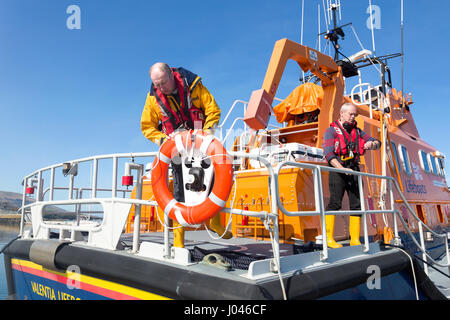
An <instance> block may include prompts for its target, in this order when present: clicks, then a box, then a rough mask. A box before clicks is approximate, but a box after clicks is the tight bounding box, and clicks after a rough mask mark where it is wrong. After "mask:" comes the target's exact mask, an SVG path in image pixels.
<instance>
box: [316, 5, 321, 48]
mask: <svg viewBox="0 0 450 320" xmlns="http://www.w3.org/2000/svg"><path fill="white" fill-rule="evenodd" d="M317 24H318V28H319V32H318V33H317V37H318V38H319V52H322V51H321V46H320V3H318V4H317Z"/></svg>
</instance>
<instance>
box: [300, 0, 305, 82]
mask: <svg viewBox="0 0 450 320" xmlns="http://www.w3.org/2000/svg"><path fill="white" fill-rule="evenodd" d="M304 12H305V0H302V28H301V32H300V44H301V45H303V13H304ZM302 82H303V83H304V82H305V72H304V71H303V70H302Z"/></svg>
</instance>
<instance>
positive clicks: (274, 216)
mask: <svg viewBox="0 0 450 320" xmlns="http://www.w3.org/2000/svg"><path fill="white" fill-rule="evenodd" d="M157 154H158V152H141V153H120V154H110V155H99V156H93V157H88V158H82V159H78V160H74V161H71V163H80V162H86V161H91V160H94V161H98V159H107V158H111V159H113V161H114V163H115V165H113V177H115V176H117V171H118V168H117V159H118V158H133V159H134V158H138V157H154V156H156V155H157ZM229 154H230V155H231V156H233V157H242V158H251V159H255V160H258V161H260V162H261V163H263V164H264V165H265V167H266V169H267V171H268V173H269V176H270V177H271V179H270V185H269V190H270V194H271V197H270V198H271V206H270V207H271V209H270V212H257V211H255V212H252V211H245V210H240V209H236V208H224V209H223V211H224V212H227V213H230V214H238V215H244V216H250V217H258V218H260V219H262V220H268V219H271V220H272V221H273V225H274V243H275V246H274V258H275V260H276V262H277V263H278V266H277V268H279V258H280V255H279V235H278V230H275V229H277V228H275V226H278V210H280V211H281V212H282V213H283V214H285V215H288V216H314V215H320V216H321V229H322V235H323V237H324V241H323V251H322V260H326V259H327V258H328V246H327V241H326V225H325V216H326V215H348V214H361V215H362V216H363V219H364V220H365V217H366V215H367V214H381V213H391V214H393V217H394V234H395V241H398V239H399V237H398V227H397V224H396V216H398V217H399V219H400V221H401V222H402V224H403V226H404V229H405V230H406V231H407V232H408V234H409V235H410V236H411V238H412V240H413V242H414V243H415V245H416V246H417V247H418V248H419V250H420V251H421V252H422V253H423V254H424V257H425V256H426V257H427V258H429V259H430V261H432V262H433V263H434V264H436V265H438V266H442V267H448V266H450V263H449V264H439V263H437V262H436V261H435V260H433V259H432V257H431V256H430V255H429V254H428V253H427V252H426V249H425V247H424V244H423V243H422V244H419V243H417V241H416V240H415V238H414V236H413V234H412V232H411V230H410V229H409V227H408V224H407V223H406V222H405V221H404V219H403V217H402V216H401V214H400V213H399V212H398V210H395V209H394V206H393V204H394V195H393V188H392V186H395V188H396V190H397V191H398V194H399V195H400V198H401V200H402V201H403V202H404V203H405V205H406V208H407V209H408V211H409V212H410V213H411V215H412V216H413V217H414V219H415V220H416V221H418V222H419V224H420V228H422V227H423V228H425V229H426V230H428V231H429V232H431V233H432V234H433V235H435V236H436V237H440V238H445V243H446V247H447V249H446V253H447V258H448V261H449V262H450V256H449V251H448V238H447V234H446V233H445V234H439V233H437V232H435V231H434V230H432V229H431V228H430V227H429V226H427V225H426V224H424V223H422V221H421V220H420V218H419V217H417V215H416V213H415V212H414V210H412V208H411V206H410V205H409V203H408V202H407V200H406V198H405V197H404V195H403V193H402V192H401V189H400V187H399V185H398V183H397V181H396V180H395V179H394V178H393V177H389V176H381V175H376V174H371V173H365V172H358V171H353V172H349V171H344V170H342V169H336V168H332V167H327V166H323V165H317V164H309V163H301V162H292V161H285V162H282V163H279V164H278V165H277V166H276V167H275V168H274V167H273V166H272V164H271V163H270V162H269V161H268V160H267V159H266V158H265V157H262V156H259V155H253V154H249V153H245V152H229ZM60 166H62V163H61V164H57V165H53V166H49V167H46V168H43V169H40V170H36V171H35V172H33V173H32V174H30V175H28V176H26V177H25V178H24V186H26V185H27V179H29V178H31V177H33V176H36V175H38V180H39V181H38V184H37V188H38V192H37V195H36V197H37V199H36V202H34V203H31V204H28V205H25V202H23V205H22V208H20V210H19V211H21V212H22V219H21V233H20V234H21V235H23V223H24V219H23V215H24V214H25V209H27V208H32V207H33V206H37V205H65V204H75V205H76V204H87V203H102V202H113V203H128V204H134V205H136V206H140V205H145V206H156V205H157V203H156V201H148V200H142V199H139V198H137V199H124V198H117V197H116V196H115V193H116V192H117V191H122V190H117V185H116V186H113V188H112V189H106V190H107V191H109V190H114V192H113V193H114V196H113V197H112V198H98V197H97V194H96V193H94V192H93V193H92V194H93V195H95V196H93V197H91V198H89V199H72V198H70V195H69V199H67V200H53V199H51V200H49V201H43V194H45V193H46V192H47V191H50V194H51V195H53V191H54V190H56V189H59V188H61V187H57V186H55V185H54V170H55V168H57V167H60ZM287 166H291V167H299V168H303V169H310V170H312V171H313V176H314V192H315V204H316V209H315V210H314V211H296V212H290V211H287V210H286V209H285V208H284V206H283V204H282V201H281V199H280V194H279V186H278V175H279V173H280V170H281V169H282V168H283V167H287ZM47 170H51V171H52V175H51V183H50V188H48V189H46V190H42V187H43V178H42V174H43V172H44V171H47ZM97 170H98V168H97ZM322 171H334V172H341V173H347V174H352V175H357V176H358V179H359V186H360V200H361V210H357V211H348V210H345V211H326V210H325V209H324V205H323V192H322V177H321V172H322ZM362 177H369V178H376V179H383V180H386V181H388V182H389V186H390V199H391V209H390V210H388V209H386V210H367V209H366V208H365V206H364V205H363V204H364V199H363V197H364V193H363V184H362ZM97 179H98V177H97V176H96V175H95V176H94V180H97ZM113 182H117V179H113ZM93 186H95V187H96V191H100V188H97V183H96V182H95V184H94V182H93ZM64 189H69V190H72V191H73V190H77V193H78V190H80V189H79V188H77V187H74V186H73V176H72V179H71V184H70V186H69V187H64ZM102 190H103V189H102ZM24 191H25V190H24ZM51 198H53V197H51ZM77 198H78V196H77ZM363 224H364V226H365V227H364V229H363V233H364V246H363V251H364V252H367V251H368V249H369V245H368V231H367V225H366V223H365V221H363ZM137 226H138V227H136V226H135V230H136V229H137V230H136V232H135V235H134V236H133V244H134V246H133V251H137V245H138V239H139V234H140V228H139V224H138V223H137ZM39 227H46V228H49V227H55V228H59V229H61V230H70V231H77V230H78V231H79V230H83V231H91V232H92V231H96V230H98V228H101V227H102V226H101V225H100V226H98V227H93V226H75V225H59V224H57V225H52V224H49V223H46V222H43V221H41V222H40V224H39Z"/></svg>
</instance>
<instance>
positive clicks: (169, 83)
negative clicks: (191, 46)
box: [141, 62, 232, 246]
mask: <svg viewBox="0 0 450 320" xmlns="http://www.w3.org/2000/svg"><path fill="white" fill-rule="evenodd" d="M149 73H150V78H151V80H152V86H151V88H150V91H149V93H148V94H147V99H146V101H145V106H144V110H143V112H142V116H141V130H142V133H143V134H144V136H145V137H146V138H147V139H149V140H150V141H152V142H154V143H156V144H158V145H161V144H162V143H163V142H164V140H165V139H166V138H167V137H168V136H169V135H171V134H173V133H176V132H177V131H180V130H185V129H203V130H213V128H214V127H216V126H217V124H218V123H219V119H220V109H219V107H218V105H217V103H216V101H215V99H214V97H213V96H212V95H211V93H210V92H209V91H208V89H207V88H206V87H205V86H204V85H203V84H202V82H201V78H200V77H199V76H198V75H196V74H194V73H192V72H191V71H189V70H186V69H184V68H170V67H169V66H168V65H167V64H166V63H162V62H158V63H155V64H154V65H153V66H152V67H151V68H150V72H149ZM172 172H173V176H174V197H175V199H176V200H177V201H180V202H184V188H183V177H182V171H181V165H177V164H175V163H172ZM210 229H211V230H213V231H214V232H216V233H217V234H219V235H222V234H223V233H224V231H225V230H224V228H223V226H222V225H221V224H220V216H219V215H216V216H215V217H214V218H212V219H211V221H210ZM176 230H180V232H179V233H178V234H177V233H176V234H175V237H176V240H175V245H177V246H183V243H184V240H183V239H184V232H183V229H182V228H179V229H176ZM177 236H178V240H177ZM231 237H232V234H231V233H230V232H226V233H225V234H224V236H223V238H225V239H229V238H231ZM177 242H178V243H177Z"/></svg>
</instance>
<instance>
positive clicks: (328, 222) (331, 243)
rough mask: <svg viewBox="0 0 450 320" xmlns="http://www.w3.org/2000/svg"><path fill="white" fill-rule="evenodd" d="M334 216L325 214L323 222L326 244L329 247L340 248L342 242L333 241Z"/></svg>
mask: <svg viewBox="0 0 450 320" xmlns="http://www.w3.org/2000/svg"><path fill="white" fill-rule="evenodd" d="M335 218H336V217H335V216H325V224H326V227H327V245H328V247H329V248H341V247H342V244H340V243H337V242H336V241H334V237H333V234H334V220H335Z"/></svg>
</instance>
